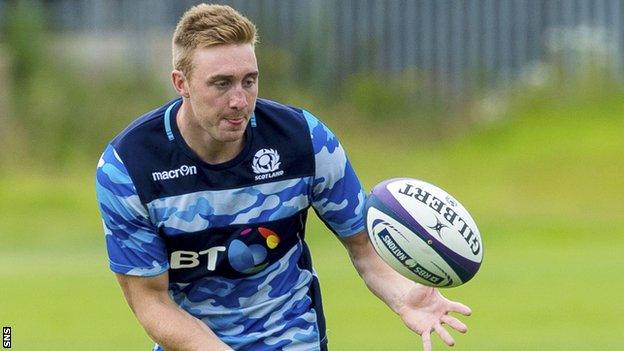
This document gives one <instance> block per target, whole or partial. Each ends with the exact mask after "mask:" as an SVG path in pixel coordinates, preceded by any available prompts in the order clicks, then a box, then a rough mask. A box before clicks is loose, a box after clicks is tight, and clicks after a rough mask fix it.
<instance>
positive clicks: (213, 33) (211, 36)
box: [172, 4, 258, 77]
mask: <svg viewBox="0 0 624 351" xmlns="http://www.w3.org/2000/svg"><path fill="white" fill-rule="evenodd" d="M257 41H258V37H257V35H256V26H255V25H254V24H253V23H252V22H251V21H250V20H249V19H248V18H247V17H245V16H243V15H241V14H240V13H239V12H238V11H236V10H234V9H233V8H231V7H229V6H226V5H214V4H210V5H208V4H200V5H196V6H193V7H191V8H190V9H188V10H187V11H186V12H185V13H184V15H182V18H180V21H179V22H178V25H177V26H176V29H175V32H174V33H173V43H172V51H173V68H174V69H176V70H180V71H182V73H184V75H186V76H187V77H190V75H191V72H192V71H193V54H194V53H195V49H200V48H207V47H211V46H216V45H224V44H252V45H255V44H256V42H257Z"/></svg>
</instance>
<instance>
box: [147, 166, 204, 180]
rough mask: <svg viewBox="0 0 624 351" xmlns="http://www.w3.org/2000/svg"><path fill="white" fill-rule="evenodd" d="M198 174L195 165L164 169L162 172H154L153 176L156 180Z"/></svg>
mask: <svg viewBox="0 0 624 351" xmlns="http://www.w3.org/2000/svg"><path fill="white" fill-rule="evenodd" d="M195 174H197V167H195V166H187V165H183V166H180V168H178V169H172V170H170V171H162V172H153V173H152V178H153V179H154V181H159V180H168V179H176V178H180V177H185V176H189V175H195Z"/></svg>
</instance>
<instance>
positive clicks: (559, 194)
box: [0, 103, 624, 351]
mask: <svg viewBox="0 0 624 351" xmlns="http://www.w3.org/2000/svg"><path fill="white" fill-rule="evenodd" d="M592 106H593V105H592ZM592 106H585V107H583V106H581V107H577V108H574V109H571V108H567V107H561V108H555V109H547V110H546V109H544V110H539V109H538V110H534V111H528V112H525V113H522V114H519V115H517V116H513V118H510V119H509V121H507V122H500V123H497V124H493V125H491V126H489V127H488V128H484V129H480V130H479V131H475V132H471V133H469V134H467V135H465V136H463V137H462V138H459V139H455V140H453V141H448V142H445V143H442V144H432V143H425V144H422V145H421V144H420V143H418V142H417V141H416V140H409V138H407V137H405V133H403V134H402V135H403V138H402V139H400V138H399V139H394V138H393V137H387V138H386V137H384V136H378V135H377V136H375V135H373V134H372V133H371V134H370V135H368V134H366V133H367V132H366V131H361V130H360V134H358V135H351V134H349V133H348V132H349V131H351V130H344V131H343V132H341V131H340V130H336V132H337V134H339V135H341V136H342V139H343V143H344V144H345V146H346V148H347V149H348V151H349V155H350V157H351V159H352V162H353V164H354V167H355V168H356V170H357V171H358V173H359V174H360V177H361V178H362V181H363V183H364V184H365V186H366V188H367V189H370V187H371V186H372V185H374V184H375V183H377V182H378V181H381V180H382V179H385V178H389V177H397V176H410V177H415V178H421V179H424V180H428V181H430V182H433V183H435V184H437V185H439V186H441V187H442V188H445V189H446V190H448V191H449V192H450V193H452V194H454V195H455V196H456V197H457V198H458V199H459V200H460V201H461V202H462V203H463V204H464V205H465V206H466V207H467V208H468V209H469V210H470V211H471V213H472V214H473V217H474V218H475V219H476V221H477V223H478V224H479V227H480V229H481V233H482V237H483V240H484V248H485V251H484V252H485V258H484V263H483V266H482V269H481V271H480V272H479V273H478V275H477V276H476V277H475V278H474V280H473V281H471V282H469V283H468V284H466V285H465V286H461V287H458V288H454V289H451V290H446V291H445V292H444V293H445V294H447V296H449V297H451V298H453V299H457V300H460V301H462V302H464V303H465V304H467V305H469V306H471V308H472V309H473V312H474V313H473V316H471V317H468V318H465V319H464V321H465V322H466V323H467V324H468V326H469V333H468V334H467V335H465V336H463V335H458V333H454V335H456V336H457V337H456V341H457V345H456V346H455V348H454V349H455V350H498V351H500V350H518V351H519V350H623V349H624V339H623V338H622V337H621V336H622V333H623V332H624V321H623V320H622V316H624V299H622V298H621V295H622V292H623V291H624V282H622V280H621V277H622V276H623V273H624V268H623V267H624V203H623V201H622V200H623V199H624V177H623V174H624V156H623V155H622V151H623V150H624V104H621V103H613V104H611V105H609V106H607V107H604V106H603V107H601V108H597V107H592ZM94 164H95V160H94ZM307 238H308V241H309V243H310V245H311V247H312V251H313V253H314V260H315V265H316V268H317V271H318V273H319V275H320V278H321V285H322V287H323V289H324V301H325V310H326V311H325V312H326V316H327V320H328V334H329V337H330V345H331V349H332V350H405V349H409V350H419V349H420V345H419V344H420V340H419V338H418V337H417V336H416V335H414V334H412V333H411V332H409V331H408V330H407V329H406V328H405V327H403V326H402V325H401V323H400V321H399V320H398V318H396V317H395V316H394V315H393V314H392V313H391V312H390V310H389V309H388V308H387V307H385V305H383V304H382V303H381V302H379V301H378V300H376V299H375V298H374V297H373V296H372V295H371V294H370V293H369V292H368V291H367V290H366V288H365V287H364V285H363V283H362V282H361V280H360V279H359V278H358V276H357V274H356V272H355V270H354V269H353V268H352V266H351V265H350V263H349V262H348V259H347V255H346V252H345V251H344V249H343V248H342V246H341V245H340V244H339V242H338V241H337V240H336V239H334V238H333V237H332V235H331V234H330V232H329V231H328V230H325V229H323V228H322V227H321V225H320V224H319V222H318V221H316V220H311V221H310V224H309V227H308V233H307ZM0 279H2V281H1V284H0V324H2V325H3V326H6V325H9V326H12V327H13V348H14V349H15V350H29V351H35V350H149V348H150V347H151V345H152V343H151V341H150V340H149V339H148V338H147V337H146V336H145V334H144V332H143V331H142V329H141V328H140V326H139V325H138V323H137V322H136V321H135V319H134V317H133V315H132V314H131V312H130V310H129V308H128V307H127V306H126V304H125V302H124V301H123V297H122V295H121V291H120V289H119V288H118V287H117V283H116V281H115V280H114V278H113V275H112V274H111V273H110V272H109V271H108V267H107V259H106V255H105V250H104V242H103V234H102V231H101V227H100V220H99V216H98V213H97V209H96V206H95V197H94V194H93V180H92V171H91V170H90V169H86V170H85V169H81V168H78V169H74V170H73V171H72V172H68V173H67V174H55V175H44V174H43V173H42V172H27V171H20V172H14V173H12V174H11V175H7V176H4V177H3V178H2V179H0ZM434 348H435V349H438V350H440V349H444V348H445V347H444V346H443V345H442V343H440V342H439V341H438V340H436V342H435V344H434Z"/></svg>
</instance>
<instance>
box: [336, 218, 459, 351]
mask: <svg viewBox="0 0 624 351" xmlns="http://www.w3.org/2000/svg"><path fill="white" fill-rule="evenodd" d="M341 241H342V243H343V245H344V246H345V247H346V248H347V251H348V252H349V257H350V258H351V261H352V262H353V265H354V266H355V268H356V270H357V271H358V273H359V274H360V276H361V277H362V279H363V280H364V282H365V283H366V286H367V287H368V289H369V290H370V291H371V292H373V294H375V295H376V296H377V297H378V298H379V299H381V300H382V301H383V302H385V303H386V304H387V305H388V306H389V307H390V309H392V311H394V312H395V313H396V314H398V315H399V316H400V317H401V319H402V320H403V322H404V323H405V325H407V327H408V328H410V329H411V330H413V331H414V332H416V333H418V334H419V335H421V336H422V340H423V349H424V350H425V351H429V350H431V334H432V333H433V332H436V333H438V335H440V338H441V339H442V341H444V343H446V344H447V345H449V346H453V345H454V344H455V341H454V339H453V337H452V336H451V334H449V332H448V331H447V330H446V329H445V328H444V327H443V326H442V325H443V324H447V325H449V326H451V327H452V328H453V329H455V330H457V331H459V332H461V333H465V332H466V331H467V328H466V325H465V324H464V323H462V322H461V321H460V320H458V319H457V318H455V317H452V316H450V315H449V312H457V313H460V314H463V315H466V316H468V315H470V314H471V310H470V308H468V307H467V306H465V305H463V304H461V303H459V302H454V301H450V300H448V299H446V298H445V297H444V296H442V294H440V292H439V291H438V290H437V289H435V288H431V287H428V286H424V285H421V284H417V283H415V282H413V281H411V280H409V279H407V278H405V277H403V276H402V275H400V274H399V273H397V272H396V271H395V270H393V269H392V268H391V267H390V266H388V265H387V264H386V263H385V262H384V261H383V260H382V259H381V258H380V257H379V255H377V253H376V252H375V249H374V248H373V246H372V245H371V243H370V240H369V238H368V234H367V233H366V230H363V231H361V232H360V233H358V234H356V235H353V236H350V237H347V238H341Z"/></svg>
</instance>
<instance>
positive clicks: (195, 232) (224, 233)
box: [96, 99, 365, 351]
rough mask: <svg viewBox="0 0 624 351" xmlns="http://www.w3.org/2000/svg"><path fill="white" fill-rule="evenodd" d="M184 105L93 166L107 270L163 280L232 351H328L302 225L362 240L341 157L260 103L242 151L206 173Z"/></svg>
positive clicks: (325, 133) (131, 130)
mask: <svg viewBox="0 0 624 351" xmlns="http://www.w3.org/2000/svg"><path fill="white" fill-rule="evenodd" d="M180 105H181V100H179V99H177V100H174V101H172V102H170V103H168V104H166V105H164V106H162V107H161V108H159V109H156V110H154V111H151V112H149V113H147V114H145V115H144V116H142V117H140V118H139V119H137V120H136V121H134V122H133V123H132V124H131V125H130V126H129V127H128V128H127V129H126V130H124V131H123V132H122V133H121V134H120V135H118V136H117V137H116V138H115V139H114V140H113V141H112V142H111V143H110V144H109V145H108V146H107V148H106V150H105V151H104V153H103V155H102V157H101V159H100V161H99V164H98V167H97V174H96V189H97V197H98V201H99V205H100V210H101V214H102V218H103V222H104V231H105V237H106V245H107V249H108V255H109V261H110V268H111V270H113V271H114V272H116V273H120V274H127V275H134V276H146V277H148V276H155V275H159V274H162V273H164V272H167V271H168V273H169V293H170V295H171V297H172V299H173V300H174V301H175V302H176V303H177V304H178V305H180V306H181V307H182V308H183V309H184V310H186V311H187V312H189V313H190V314H191V315H193V316H195V317H196V318H198V319H200V320H202V321H203V322H204V323H206V325H207V326H208V327H210V328H211V329H212V330H213V331H214V332H215V333H216V334H217V335H218V336H219V337H220V338H221V340H223V341H224V342H225V343H227V344H228V345H230V346H231V347H233V348H234V349H235V350H250V351H251V350H253V351H256V350H257V351H260V350H301V351H303V350H325V349H326V348H327V337H326V333H325V320H324V317H323V309H322V304H321V295H320V290H319V283H318V279H317V277H316V274H315V272H314V270H313V268H312V262H311V258H310V252H309V250H308V247H307V246H306V243H305V241H304V237H305V222H306V216H307V211H308V208H309V207H312V208H313V209H314V210H315V212H316V213H317V214H318V215H319V217H320V218H321V219H322V220H323V222H324V223H325V224H326V225H327V226H328V228H330V229H331V230H332V231H333V232H334V233H335V234H336V235H338V236H340V237H348V236H351V235H354V234H356V233H358V232H360V231H362V230H363V229H364V219H363V206H364V197H365V195H364V191H363V189H362V187H361V185H360V182H359V181H358V179H357V177H356V175H355V173H354V171H353V169H352V167H351V165H350V163H349V161H348V160H347V157H346V155H345V152H344V149H343V148H342V147H341V145H340V143H339V142H338V140H337V139H336V137H335V136H334V135H333V134H332V132H331V131H330V130H329V129H328V128H327V127H326V126H325V125H323V123H321V122H320V121H319V120H318V119H317V118H315V117H314V116H313V115H311V114H310V113H308V112H307V111H304V110H300V109H297V108H293V107H287V106H284V105H281V104H278V103H275V102H272V101H269V100H263V99H258V101H257V103H256V108H255V110H254V113H253V115H252V117H251V120H250V122H249V124H248V126H247V129H246V131H245V146H244V148H243V151H242V152H241V153H240V154H239V155H238V156H237V157H235V158H234V159H232V160H230V161H228V162H226V163H222V164H216V165H215V164H208V163H205V162H203V161H202V160H201V159H200V158H199V157H198V156H197V155H196V154H195V153H194V152H193V151H192V150H191V148H190V147H189V146H188V145H187V144H186V142H185V141H184V139H183V138H182V136H181V134H180V131H179V130H178V128H177V123H176V114H177V110H178V108H179V106H180ZM160 349H161V348H160V347H159V346H158V345H156V347H155V350H160Z"/></svg>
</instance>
